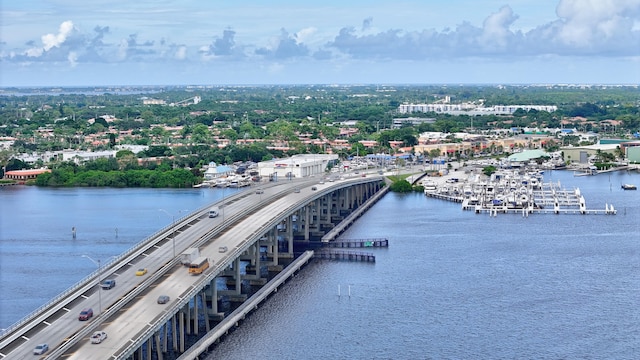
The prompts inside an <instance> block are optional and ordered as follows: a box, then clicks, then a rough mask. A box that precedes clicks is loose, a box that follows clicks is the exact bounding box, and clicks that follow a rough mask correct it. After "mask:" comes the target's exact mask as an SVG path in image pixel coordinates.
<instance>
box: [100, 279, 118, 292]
mask: <svg viewBox="0 0 640 360" xmlns="http://www.w3.org/2000/svg"><path fill="white" fill-rule="evenodd" d="M115 286H116V281H115V280H114V279H107V280H103V281H102V282H101V283H100V287H101V288H103V289H105V290H109V289H111V288H113V287H115Z"/></svg>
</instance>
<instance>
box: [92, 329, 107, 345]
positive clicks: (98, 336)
mask: <svg viewBox="0 0 640 360" xmlns="http://www.w3.org/2000/svg"><path fill="white" fill-rule="evenodd" d="M106 338H107V333H106V332H104V331H96V332H94V333H93V335H91V343H92V344H100V343H101V342H103V341H104V340H105V339H106Z"/></svg>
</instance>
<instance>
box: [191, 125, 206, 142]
mask: <svg viewBox="0 0 640 360" xmlns="http://www.w3.org/2000/svg"><path fill="white" fill-rule="evenodd" d="M191 142H192V143H194V144H209V143H210V142H211V132H210V131H209V128H208V127H207V126H206V125H204V124H196V125H195V126H194V127H193V133H192V135H191Z"/></svg>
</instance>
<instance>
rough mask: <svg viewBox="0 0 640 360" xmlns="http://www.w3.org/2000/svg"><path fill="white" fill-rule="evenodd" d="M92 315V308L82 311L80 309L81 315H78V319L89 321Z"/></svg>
mask: <svg viewBox="0 0 640 360" xmlns="http://www.w3.org/2000/svg"><path fill="white" fill-rule="evenodd" d="M91 317H93V309H92V308H86V309H82V311H80V315H79V316H78V320H80V321H87V320H89V319H91Z"/></svg>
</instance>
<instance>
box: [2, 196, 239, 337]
mask: <svg viewBox="0 0 640 360" xmlns="http://www.w3.org/2000/svg"><path fill="white" fill-rule="evenodd" d="M241 196H246V195H244V194H242V193H236V194H234V195H231V196H229V197H227V198H224V199H221V200H218V201H216V202H214V203H210V204H207V205H205V206H202V207H201V208H199V209H197V210H195V211H193V212H191V213H189V214H187V215H185V216H183V217H181V218H179V219H178V220H176V221H173V222H172V223H171V224H168V225H166V226H165V227H163V228H161V229H160V230H158V231H156V232H155V233H153V234H152V235H150V236H147V237H146V238H144V239H143V240H141V241H139V242H138V243H136V244H135V245H133V246H132V247H131V248H129V249H128V250H126V251H125V252H124V253H122V254H120V255H119V256H116V257H113V258H112V260H111V261H109V262H107V263H106V264H105V265H103V266H102V267H101V269H97V270H95V271H93V272H92V273H90V274H89V275H87V276H86V277H84V278H83V279H81V280H79V281H78V282H77V283H75V284H74V285H72V286H71V287H69V288H68V289H66V290H64V291H63V292H61V293H60V294H58V295H56V296H55V297H54V298H52V299H51V300H49V302H47V303H45V304H43V305H41V306H40V307H38V308H37V309H35V310H34V311H32V312H31V313H29V314H27V315H26V316H24V317H23V318H22V319H20V320H18V321H17V322H15V323H13V324H12V325H11V326H9V327H8V328H6V329H4V331H3V332H2V333H0V348H3V347H5V346H6V345H7V344H8V343H10V342H11V341H13V340H15V338H17V336H12V333H13V332H14V331H16V330H17V329H19V328H20V327H22V326H23V325H24V324H26V323H28V322H30V321H33V320H34V319H35V318H36V317H38V316H40V315H41V313H42V311H43V310H44V309H47V308H51V307H54V306H55V305H56V304H57V303H60V302H61V301H62V299H64V298H67V297H68V296H69V295H70V294H72V293H74V292H76V291H78V290H79V289H80V288H82V287H83V286H88V284H89V283H90V282H91V281H93V280H94V279H96V278H97V277H98V276H99V275H101V274H103V273H105V272H108V270H109V269H110V268H111V267H112V266H113V265H114V264H115V263H117V262H119V261H120V260H122V259H124V258H126V257H127V256H130V255H131V254H133V253H135V252H136V251H139V250H141V249H142V248H145V249H146V248H148V245H150V244H149V243H150V242H151V241H152V240H154V239H156V240H158V241H159V240H160V239H162V238H161V237H160V235H162V234H163V233H167V232H170V231H171V230H172V229H173V227H174V226H175V224H179V223H181V222H183V221H185V220H186V219H191V218H194V219H195V218H198V217H200V216H201V215H202V213H204V212H205V211H207V210H208V209H209V208H210V207H211V206H212V205H215V204H218V203H220V202H226V201H228V200H229V199H234V198H236V197H241Z"/></svg>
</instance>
